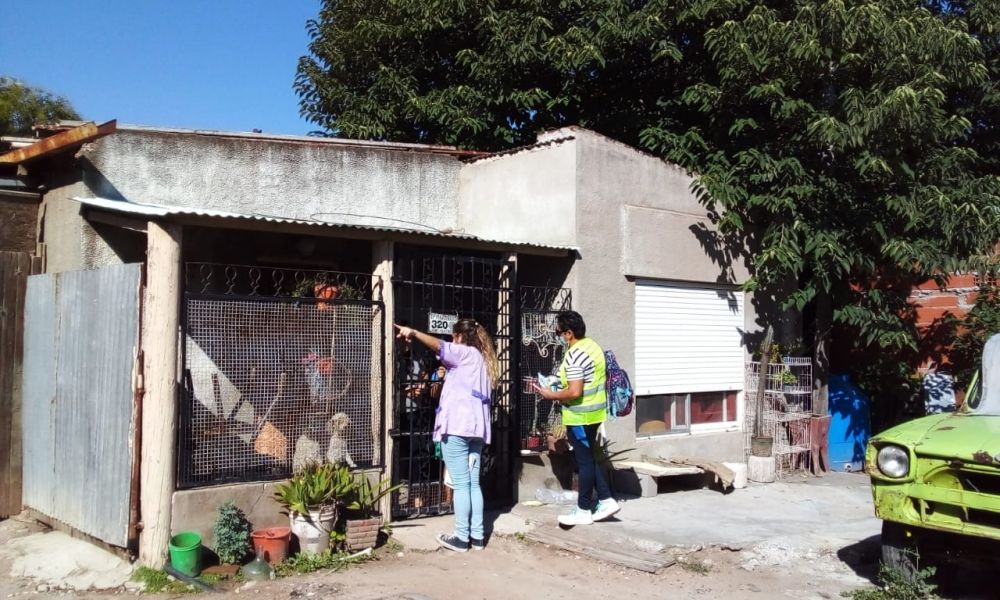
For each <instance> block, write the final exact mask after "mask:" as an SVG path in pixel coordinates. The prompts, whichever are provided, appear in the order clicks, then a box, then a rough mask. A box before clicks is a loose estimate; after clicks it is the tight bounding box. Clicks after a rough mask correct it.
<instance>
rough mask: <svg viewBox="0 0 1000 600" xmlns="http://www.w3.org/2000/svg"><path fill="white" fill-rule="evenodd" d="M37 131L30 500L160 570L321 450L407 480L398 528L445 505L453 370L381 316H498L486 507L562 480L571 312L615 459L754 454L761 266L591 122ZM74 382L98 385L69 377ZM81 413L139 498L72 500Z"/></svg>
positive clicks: (681, 185) (265, 513)
mask: <svg viewBox="0 0 1000 600" xmlns="http://www.w3.org/2000/svg"><path fill="white" fill-rule="evenodd" d="M64 129H65V131H63V132H62V133H66V132H67V131H72V129H71V128H64ZM48 146H56V147H55V149H53V148H51V147H47V148H38V149H36V150H35V151H34V152H31V151H30V147H29V151H28V152H25V151H24V150H25V149H21V154H19V155H16V156H12V155H7V156H6V157H0V159H3V158H6V159H7V160H8V161H15V162H17V163H18V165H19V168H20V172H21V173H22V179H23V180H24V181H25V182H27V184H28V185H30V186H31V187H32V189H35V190H38V191H39V192H40V194H41V201H40V204H39V205H38V207H37V208H38V211H39V218H38V229H37V239H36V240H35V241H36V248H37V252H38V254H39V255H40V256H41V257H42V258H43V261H44V268H45V271H44V273H45V274H44V275H41V276H35V277H33V278H30V279H29V286H28V302H27V309H26V315H27V324H26V327H27V328H29V330H30V329H31V328H32V327H34V328H35V329H34V330H33V331H35V332H36V333H37V335H35V336H34V339H35V340H36V342H34V343H33V344H34V345H33V346H32V347H31V348H28V349H27V350H26V356H27V357H28V358H27V359H26V361H27V363H30V364H27V363H26V368H25V370H26V374H25V386H24V388H25V403H26V404H27V403H28V402H36V401H40V400H42V399H45V400H50V402H49V404H48V406H50V407H51V408H50V409H49V410H48V412H45V411H41V412H37V413H32V414H31V415H29V417H27V418H26V420H25V433H26V439H27V438H28V435H27V434H28V433H29V429H31V436H32V438H31V439H35V440H39V441H38V443H37V446H38V448H35V447H34V446H31V445H30V444H29V446H30V447H29V446H26V448H25V457H26V459H27V458H28V457H29V455H31V454H32V453H34V455H33V456H34V458H33V459H32V460H34V462H32V461H31V460H26V461H25V472H24V477H25V497H24V504H25V505H26V506H28V507H31V508H34V509H36V510H37V511H38V512H39V513H41V514H46V515H49V516H50V517H52V518H53V519H55V520H58V521H63V522H65V523H67V524H68V525H69V526H71V527H73V528H75V529H78V530H80V531H83V532H84V533H87V534H89V535H91V536H93V537H95V538H97V539H100V540H102V541H104V542H105V543H107V544H109V545H111V546H115V547H129V548H133V549H136V551H137V552H138V553H139V555H140V557H142V558H144V560H147V561H148V562H155V557H156V556H159V553H161V552H162V549H163V548H165V541H164V540H165V539H166V537H165V536H166V535H168V534H169V533H170V532H171V531H174V532H176V531H179V530H182V529H196V530H198V529H200V530H208V529H209V528H210V525H211V522H212V519H213V518H214V514H213V511H209V510H206V509H205V507H209V506H216V505H217V504H220V503H221V502H222V501H225V500H228V499H235V500H236V501H237V503H238V504H241V505H243V506H244V507H245V508H246V509H247V510H248V511H249V513H250V518H251V520H252V521H253V522H254V523H255V525H260V526H266V525H270V524H274V523H277V522H280V520H281V519H282V518H283V517H281V515H280V514H278V509H277V507H276V506H275V505H273V504H271V503H270V501H269V499H270V495H271V485H272V484H271V482H273V481H277V480H280V479H282V478H284V477H287V475H288V474H289V473H290V472H291V471H292V469H293V468H294V466H295V465H296V464H301V461H305V460H307V459H309V458H311V457H328V456H329V455H330V453H333V452H336V453H337V458H338V459H342V460H343V459H346V460H348V461H349V462H350V463H351V464H353V465H354V466H355V467H356V468H358V469H364V470H367V471H369V472H371V473H372V474H378V475H387V476H388V477H390V478H391V479H393V480H394V481H396V482H400V483H404V484H405V485H404V487H403V488H402V489H401V490H400V492H398V493H397V494H394V495H393V497H392V498H391V499H390V500H389V501H388V502H387V505H386V506H385V510H386V511H388V512H390V513H391V514H392V515H393V517H394V518H406V517H410V516H419V515H424V514H436V513H439V512H446V511H447V510H449V509H450V497H449V494H448V490H447V488H446V487H445V486H444V485H443V482H442V476H443V474H442V473H441V469H440V463H439V461H438V460H437V459H436V458H435V457H434V454H433V444H432V443H430V439H429V425H430V424H431V423H432V421H433V409H434V405H435V401H436V395H435V394H436V393H437V390H439V389H440V388H439V386H440V383H439V382H438V381H437V379H436V377H435V373H436V368H437V365H436V364H435V362H434V358H433V357H429V356H427V355H422V354H420V353H419V351H418V350H417V349H414V348H410V347H408V346H404V345H402V344H398V343H397V342H396V341H395V339H394V336H393V335H392V323H393V322H402V323H407V324H409V325H412V326H415V327H418V328H422V329H427V330H430V331H434V332H438V333H440V334H447V332H448V331H449V330H450V324H451V323H452V322H453V320H454V319H456V318H459V317H467V316H472V317H474V318H476V319H477V320H478V321H480V322H481V323H484V324H486V325H487V327H488V328H489V329H490V330H491V332H492V333H493V335H494V338H495V340H496V343H497V346H498V351H499V352H498V353H499V355H500V357H501V361H502V363H503V371H504V374H503V377H502V381H501V383H500V385H499V386H498V389H497V391H496V394H495V397H494V401H493V413H494V415H493V426H494V440H495V442H494V444H493V445H492V447H491V448H490V451H489V453H490V456H489V460H488V461H484V462H485V463H486V464H487V465H488V468H487V469H486V472H485V473H484V486H485V488H486V491H487V495H488V496H489V497H491V498H492V499H494V500H495V501H496V502H497V503H498V504H510V503H512V502H515V501H517V500H518V499H519V498H524V497H530V496H533V493H534V490H535V489H537V488H538V487H540V486H552V485H560V484H561V485H570V482H569V481H566V480H565V479H560V478H559V477H558V476H557V475H558V474H557V473H555V471H557V470H558V468H557V467H558V465H557V464H556V463H557V462H558V458H553V456H551V455H550V453H549V452H547V451H546V449H545V446H546V442H547V440H546V437H547V436H548V435H549V434H558V427H559V423H558V411H556V410H553V407H552V406H546V405H545V403H544V402H539V401H538V399H537V398H536V397H534V395H532V394H530V393H527V392H526V391H525V389H526V388H525V385H524V380H525V378H528V377H532V376H535V375H536V374H537V373H539V372H543V373H548V372H551V371H552V369H553V368H554V367H555V366H556V365H557V364H558V360H559V352H560V351H561V350H560V349H559V348H558V347H557V346H556V344H555V343H554V342H555V339H554V338H555V336H554V334H553V320H554V315H555V314H556V313H557V312H558V311H559V310H562V309H567V308H572V309H573V310H577V311H578V312H580V313H581V314H582V315H583V316H584V318H585V319H586V321H587V325H588V335H590V336H592V337H593V338H595V339H596V340H597V341H598V342H599V343H600V344H601V345H603V346H604V347H605V348H607V349H611V350H613V351H614V352H615V354H616V355H617V357H618V360H619V362H620V363H621V365H622V366H623V367H624V368H625V369H626V370H628V371H629V373H630V374H631V376H632V381H633V384H634V385H635V387H636V392H637V395H638V398H637V402H636V408H635V410H634V411H633V412H632V414H630V415H628V416H626V417H623V418H619V419H616V420H614V421H611V422H609V423H608V425H607V428H606V429H607V435H608V438H609V439H610V441H611V442H612V443H613V444H614V450H616V451H618V450H627V451H628V453H630V454H631V455H633V456H635V457H637V458H638V457H640V456H643V455H647V456H662V457H669V456H677V455H683V456H697V457H703V458H707V459H713V460H741V459H742V456H743V433H742V419H743V415H744V398H743V388H744V381H743V379H744V375H743V373H744V363H745V360H746V343H745V339H746V337H747V336H748V335H751V334H752V333H754V332H755V331H756V330H757V329H758V327H757V320H758V319H757V316H756V309H755V306H754V302H753V301H752V299H751V298H750V297H748V296H747V295H746V294H744V293H743V292H742V291H741V289H740V284H742V283H743V282H744V281H745V280H746V278H747V277H748V272H747V267H746V262H745V257H744V256H742V254H741V252H740V250H739V249H738V248H733V247H731V246H729V245H727V243H726V241H725V240H724V239H723V238H722V237H720V236H719V235H718V234H717V232H716V230H715V227H714V224H713V219H712V215H710V214H708V212H707V211H706V209H705V207H704V206H703V205H701V204H700V203H699V201H698V199H697V197H696V196H695V194H694V193H693V192H692V190H691V178H690V177H689V176H688V175H687V174H685V173H684V172H683V171H681V170H679V169H677V168H676V167H674V166H672V165H669V164H667V163H664V162H663V161H661V160H659V159H657V158H655V157H653V156H650V155H647V154H645V153H643V152H640V151H638V150H636V149H634V148H630V147H628V146H626V145H624V144H621V143H619V142H616V141H614V140H611V139H608V138H606V137H604V136H601V135H599V134H596V133H593V132H590V131H587V130H584V129H579V128H566V129H560V130H556V131H551V132H547V133H545V134H543V135H541V136H539V139H538V142H537V143H536V144H535V145H533V146H530V147H526V148H520V149H516V150H512V151H508V152H502V153H497V154H484V153H475V152H465V151H460V150H457V149H454V148H448V147H439V146H421V145H413V144H393V143H375V142H361V141H351V140H339V139H322V138H310V137H293V136H264V135H260V134H240V133H227V132H206V131H191V130H171V129H162V128H147V127H131V126H128V127H126V126H121V127H117V126H116V127H114V128H112V131H107V129H105V130H104V131H103V132H102V135H100V136H94V137H88V138H81V137H79V136H78V137H76V138H72V137H71V138H69V139H68V140H67V141H66V143H65V144H63V145H58V144H52V143H49V144H48ZM32 280H34V281H32ZM68 294H72V297H67V295H68ZM101 315H103V316H101ZM102 319H103V320H102ZM72 323H83V324H86V323H90V324H91V326H93V327H94V330H93V332H92V334H91V341H90V342H88V343H89V344H90V345H89V346H87V345H82V346H80V347H73V348H63V346H62V345H61V344H65V343H66V342H65V341H64V339H65V338H68V337H71V336H64V335H62V331H63V330H62V329H60V328H67V327H69V326H70V324H72ZM111 324H116V325H111ZM65 331H66V332H67V333H70V332H74V331H80V329H79V328H78V329H75V330H74V329H65ZM28 335H31V331H29V333H28ZM105 338H106V339H105ZM26 339H28V338H26ZM38 340H41V341H38ZM95 344H100V345H101V346H102V347H103V351H102V348H98V347H95ZM48 356H56V357H58V359H57V360H49V359H44V360H43V358H44V357H48ZM32 357H34V358H32ZM81 372H86V373H89V374H91V375H94V374H95V373H101V376H100V377H99V378H98V379H100V381H101V382H102V383H101V385H97V384H95V385H94V386H89V387H88V386H78V387H80V389H77V390H76V391H74V392H72V393H70V392H69V391H67V390H69V388H70V387H72V386H69V384H67V383H65V381H69V380H71V379H72V378H71V377H69V376H68V375H64V374H71V373H81ZM53 382H55V383H54V384H53ZM105 384H106V385H105ZM101 386H104V387H101ZM95 390H103V392H102V393H100V394H99V397H98V395H97V392H95ZM53 399H54V401H52V400H53ZM88 415H103V416H102V417H101V418H97V417H93V418H91V416H88ZM114 415H117V417H115V416H114ZM60 428H62V429H60ZM67 428H68V429H67ZM74 428H75V429H74ZM86 428H90V430H91V431H94V432H95V436H94V438H97V437H99V438H100V439H103V440H112V442H107V441H105V442H102V443H103V444H104V446H103V447H102V446H101V445H100V444H97V443H96V442H94V441H93V439H94V438H88V439H83V440H78V441H74V442H73V444H75V446H74V447H75V448H76V451H77V452H78V453H79V455H80V456H90V457H91V459H88V460H90V462H89V463H88V464H91V465H92V468H93V469H94V470H95V471H99V472H100V473H101V476H100V477H94V476H90V477H88V478H86V479H87V481H90V482H98V481H106V482H107V485H105V486H104V487H106V488H107V489H109V490H112V489H114V490H118V491H119V492H124V497H125V498H127V500H126V501H124V502H123V501H121V500H118V501H116V502H117V504H118V505H119V506H116V507H115V510H109V511H107V512H106V514H100V515H90V514H82V513H81V512H80V510H76V509H73V510H71V509H70V508H67V506H66V502H71V500H68V499H64V500H60V499H59V498H58V497H57V496H58V494H55V493H54V492H53V489H52V488H53V486H52V482H53V481H54V480H55V478H54V477H53V476H52V474H53V473H55V474H56V475H58V467H57V463H58V462H59V459H58V457H56V456H40V455H39V453H44V451H43V449H41V448H43V447H44V446H45V442H46V441H47V440H49V441H50V440H52V439H57V438H60V437H63V436H65V434H66V432H69V431H78V430H83V429H86ZM95 428H96V430H95ZM102 428H103V429H102ZM96 434H100V435H96ZM70 437H72V436H70ZM108 444H110V445H108ZM335 448H336V451H335V450H334V449H335ZM102 452H105V453H106V452H111V453H113V454H115V456H116V459H115V460H108V461H102V460H98V459H94V457H95V456H96V457H99V456H100V454H101V453H102ZM553 461H555V462H553ZM29 465H31V468H30V469H29ZM554 475H555V476H554ZM67 476H68V475H67ZM81 485H87V483H86V481H81ZM262 499H263V500H266V501H265V502H261V501H260V500H262ZM114 503H115V502H112V504H114ZM95 524H100V526H97V525H95Z"/></svg>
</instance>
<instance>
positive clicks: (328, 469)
mask: <svg viewBox="0 0 1000 600" xmlns="http://www.w3.org/2000/svg"><path fill="white" fill-rule="evenodd" d="M353 489H354V479H353V477H351V471H350V469H348V468H347V466H346V465H332V464H329V463H311V464H308V465H306V466H305V467H304V468H303V469H302V470H301V471H299V472H298V473H296V474H295V475H294V476H292V478H291V479H290V480H289V481H288V483H280V484H278V485H276V486H275V492H274V497H275V499H276V500H277V501H278V502H280V503H281V504H283V505H284V506H285V508H287V509H288V510H289V511H290V512H293V513H299V514H308V512H309V510H310V509H315V508H316V507H319V506H324V505H328V504H335V503H337V502H338V501H343V499H345V498H348V497H350V496H351V494H352V490H353Z"/></svg>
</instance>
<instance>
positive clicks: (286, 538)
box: [250, 527, 292, 566]
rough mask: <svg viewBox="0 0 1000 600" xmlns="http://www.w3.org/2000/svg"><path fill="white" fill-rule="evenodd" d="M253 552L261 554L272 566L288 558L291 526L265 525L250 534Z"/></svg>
mask: <svg viewBox="0 0 1000 600" xmlns="http://www.w3.org/2000/svg"><path fill="white" fill-rule="evenodd" d="M250 538H251V539H252V540H253V551H254V554H257V555H263V557H264V560H266V561H267V562H269V563H270V564H271V565H272V566H273V565H277V564H279V563H281V562H283V561H284V560H285V559H286V558H288V544H289V542H291V540H292V528H291V527H267V528H265V529H258V530H256V531H254V532H253V533H251V534H250Z"/></svg>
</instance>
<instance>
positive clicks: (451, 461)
mask: <svg viewBox="0 0 1000 600" xmlns="http://www.w3.org/2000/svg"><path fill="white" fill-rule="evenodd" d="M482 453H483V440H481V439H479V438H467V437H460V436H457V435H446V436H444V437H443V438H442V439H441V455H442V456H443V457H444V464H445V466H447V467H448V472H449V473H450V474H451V481H452V485H454V488H455V494H454V504H455V536H456V537H458V539H460V540H462V541H465V542H467V541H469V537H470V536H471V537H473V538H475V539H477V540H481V539H483V490H482V489H481V488H480V487H479V464H480V462H481V459H482Z"/></svg>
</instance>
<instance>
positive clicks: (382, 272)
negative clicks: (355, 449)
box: [372, 241, 396, 521]
mask: <svg viewBox="0 0 1000 600" xmlns="http://www.w3.org/2000/svg"><path fill="white" fill-rule="evenodd" d="M394 253H395V244H394V243H393V242H388V241H376V242H372V275H373V278H372V292H373V294H375V295H376V298H377V295H378V294H379V293H381V296H382V303H383V306H384V307H385V313H384V314H385V318H384V320H383V321H379V322H376V323H375V326H376V327H378V328H379V335H382V336H383V338H382V339H383V340H384V345H383V349H382V350H383V353H382V356H381V357H379V358H380V359H381V360H379V361H378V362H377V363H376V368H377V369H381V375H382V388H381V389H373V390H372V392H373V394H372V395H373V396H374V395H375V394H380V396H379V401H380V403H379V405H378V406H373V407H372V408H373V413H372V414H373V416H374V415H375V414H381V415H382V416H383V419H382V423H381V429H379V430H378V431H377V432H376V435H377V436H378V437H379V439H376V440H375V444H376V446H375V447H376V448H378V447H379V446H380V445H381V447H383V448H384V449H385V453H384V454H383V455H382V460H383V464H384V465H385V477H386V478H387V479H389V481H392V480H393V477H394V476H395V465H393V443H392V436H391V435H390V433H389V432H390V430H391V429H392V427H393V422H392V419H393V405H392V404H393V398H394V396H395V394H394V391H395V372H396V369H395V358H394V355H393V352H394V342H395V339H396V336H395V333H394V331H393V327H392V324H393V319H394V317H395V307H394V301H393V290H392V266H393V255H394ZM377 278H381V280H379V279H377ZM380 283H381V289H376V287H375V286H376V285H379V284H380ZM383 323H384V326H383ZM374 409H377V410H378V411H379V412H374ZM383 440H384V442H385V444H384V445H382V442H383ZM391 496H392V494H389V495H387V496H385V497H384V498H382V500H381V501H380V503H379V511H380V512H381V513H382V516H383V519H384V520H386V521H389V520H391V519H392V497H391Z"/></svg>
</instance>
